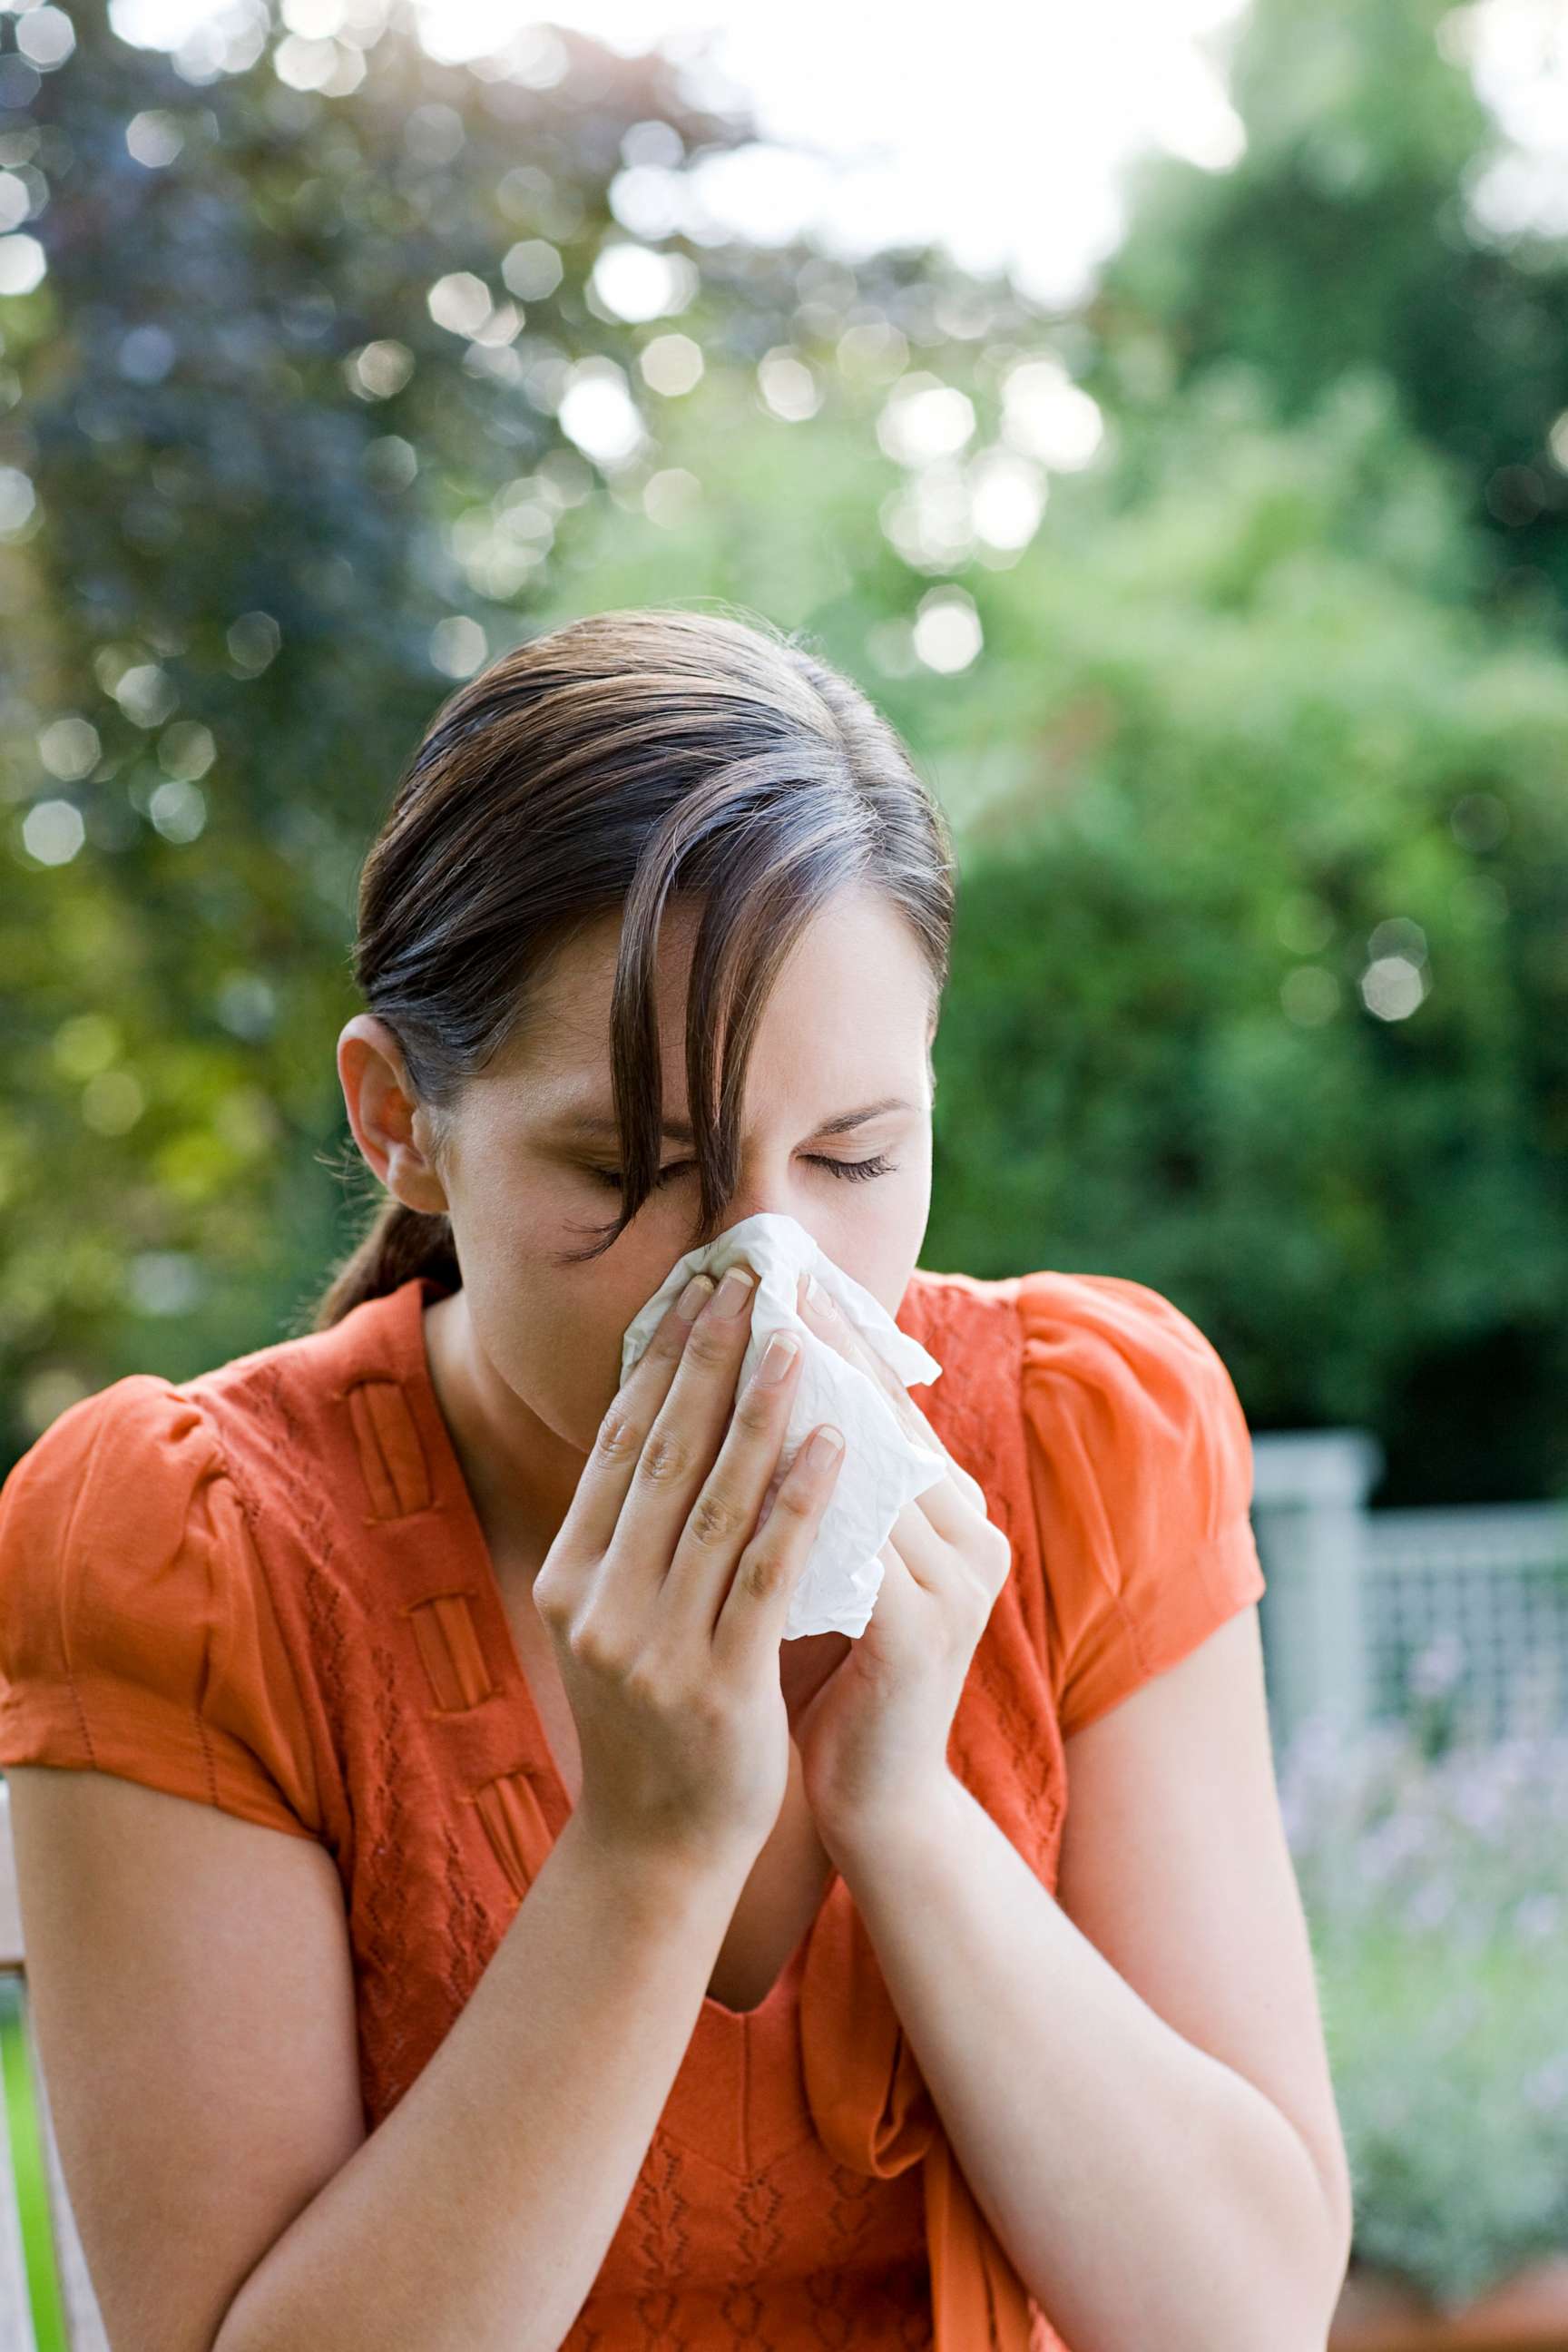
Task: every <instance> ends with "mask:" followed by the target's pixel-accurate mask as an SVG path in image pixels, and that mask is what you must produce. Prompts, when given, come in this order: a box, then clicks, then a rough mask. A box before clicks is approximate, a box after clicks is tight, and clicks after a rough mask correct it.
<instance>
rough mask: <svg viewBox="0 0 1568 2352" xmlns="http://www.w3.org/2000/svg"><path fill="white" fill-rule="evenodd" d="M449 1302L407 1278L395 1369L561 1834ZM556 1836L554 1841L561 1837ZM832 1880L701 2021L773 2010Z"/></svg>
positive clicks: (553, 1768) (421, 1278)
mask: <svg viewBox="0 0 1568 2352" xmlns="http://www.w3.org/2000/svg"><path fill="white" fill-rule="evenodd" d="M448 1296H450V1293H449V1292H448V1291H447V1287H446V1286H445V1285H444V1284H442V1283H438V1282H437V1281H436V1279H435V1277H434V1276H430V1275H411V1276H410V1277H409V1279H408V1281H407V1282H406V1283H405V1284H404V1285H402V1286H400V1287H399V1289H398V1291H397V1292H396V1293H395V1294H394V1297H395V1304H396V1306H397V1307H398V1308H400V1309H401V1312H400V1313H398V1314H396V1315H395V1316H389V1318H388V1319H389V1323H390V1326H391V1330H390V1336H391V1338H392V1340H393V1351H394V1354H395V1361H396V1370H397V1372H398V1375H399V1378H400V1380H401V1381H402V1384H403V1387H404V1390H405V1393H406V1394H407V1396H408V1398H409V1402H410V1406H411V1409H412V1411H413V1412H414V1414H415V1418H416V1427H417V1429H418V1431H419V1434H420V1437H421V1439H422V1440H423V1442H424V1444H425V1448H426V1460H427V1461H428V1463H429V1465H430V1471H431V1484H432V1486H433V1489H434V1492H435V1496H436V1500H437V1505H438V1507H440V1508H441V1509H442V1510H443V1511H445V1512H446V1513H447V1520H448V1525H449V1527H450V1528H451V1531H452V1539H453V1545H454V1549H455V1550H456V1551H457V1552H458V1554H460V1555H461V1557H462V1560H463V1564H464V1566H465V1568H466V1569H468V1570H469V1571H470V1572H471V1573H472V1576H473V1579H474V1598H475V1600H476V1601H477V1602H478V1605H479V1610H480V1612H481V1613H482V1614H483V1615H484V1616H485V1617H486V1618H487V1619H488V1620H489V1629H490V1642H491V1644H492V1647H493V1653H494V1655H495V1656H496V1657H497V1658H498V1659H499V1661H500V1668H501V1675H502V1679H503V1681H504V1682H505V1684H506V1685H507V1688H508V1692H509V1694H510V1696H511V1697H512V1698H513V1699H514V1700H515V1702H516V1704H517V1706H518V1709H519V1712H520V1715H521V1721H522V1725H523V1730H524V1734H525V1742H526V1746H527V1748H528V1751H529V1754H530V1757H531V1759H532V1763H533V1768H534V1770H535V1772H536V1774H537V1776H538V1777H539V1779H540V1780H542V1781H544V1782H545V1783H546V1784H547V1787H548V1790H549V1792H550V1795H551V1799H552V1810H553V1811H554V1812H555V1813H556V1815H557V1817H558V1819H559V1820H560V1822H561V1823H562V1826H563V1827H564V1825H565V1823H566V1822H568V1821H569V1820H570V1819H571V1817H572V1814H573V1812H574V1811H575V1808H574V1804H573V1802H572V1799H571V1795H570V1793H569V1791H568V1790H567V1787H566V1783H565V1780H563V1777H562V1772H561V1768H560V1766H559V1765H558V1764H557V1762H556V1760H555V1754H554V1751H553V1749H552V1747H551V1745H550V1740H549V1738H548V1735H547V1734H546V1732H545V1728H544V1718H543V1717H542V1714H541V1713H540V1709H539V1702H538V1700H537V1699H536V1698H535V1697H534V1695H533V1685H532V1684H531V1682H530V1680H529V1678H528V1674H527V1670H526V1668H525V1667H524V1665H523V1663H522V1658H521V1653H520V1652H519V1649H518V1646H517V1640H516V1637H515V1635H514V1634H513V1633H512V1629H511V1619H510V1617H509V1616H508V1614H507V1607H506V1597H505V1595H504V1593H503V1592H502V1591H501V1586H500V1577H499V1576H498V1575H497V1573H496V1566H495V1561H494V1559H493V1558H492V1557H491V1553H490V1548H489V1539H488V1538H487V1537H486V1534H485V1530H484V1527H483V1524H482V1522H481V1521H480V1518H479V1511H478V1509H477V1507H476V1506H475V1503H474V1498H473V1495H472V1493H471V1491H470V1490H469V1486H468V1480H467V1478H466V1477H465V1476H464V1475H463V1465H462V1464H461V1462H460V1461H459V1460H458V1449H457V1447H456V1445H455V1444H454V1443H453V1440H452V1433H451V1431H450V1429H449V1428H448V1427H447V1416H446V1414H445V1413H444V1412H442V1410H441V1401H440V1398H439V1397H438V1396H437V1393H436V1383H435V1381H434V1379H433V1378H432V1377H431V1372H430V1356H429V1349H428V1344H427V1342H426V1336H425V1313H426V1305H427V1304H428V1305H434V1303H435V1301H436V1299H437V1298H438V1297H448ZM391 1303H392V1302H389V1304H391ZM556 1835H557V1836H559V1835H560V1831H559V1830H557V1832H556ZM838 1881H839V1874H838V1872H837V1870H834V1871H833V1872H832V1873H831V1874H830V1875H829V1877H828V1881H827V1884H826V1886H825V1887H824V1888H823V1891H822V1899H821V1901H820V1902H819V1903H818V1905H817V1906H816V1910H815V1911H814V1912H813V1913H812V1916H811V1917H810V1919H809V1920H808V1921H807V1922H806V1925H805V1928H804V1929H803V1930H802V1933H801V1935H800V1937H799V1939H798V1941H797V1942H796V1944H795V1948H794V1949H793V1950H792V1951H791V1952H790V1954H789V1956H788V1958H786V1959H785V1960H784V1965H783V1967H782V1968H781V1969H779V1972H778V1974H777V1976H776V1977H775V1978H774V1979H773V1983H772V1984H771V1985H770V1986H769V1987H768V1990H767V1991H766V1992H765V1993H764V1994H763V1998H762V2000H760V2001H758V2002H757V2004H756V2006H755V2007H754V2008H752V2009H731V2007H730V2005H729V2003H728V2002H727V2001H722V2000H718V1999H717V1998H716V1997H715V1996H714V1995H713V1994H712V1993H710V1992H707V1991H704V1993H703V1996H702V2013H703V2015H705V2016H706V2015H707V2014H709V2013H710V2012H711V2013H712V2014H713V2015H714V2016H716V2017H721V2018H724V2019H727V2020H728V2021H730V2023H731V2025H734V2026H746V2025H750V2024H751V2023H752V2022H753V2021H755V2020H756V2019H758V2018H760V2017H761V2016H763V2013H764V2012H765V2011H769V2010H771V2009H772V2008H773V2004H774V2002H775V2001H777V2000H780V1999H781V1998H782V1997H783V1996H784V1990H785V1987H786V1986H787V1985H790V1984H791V1983H792V1982H793V1981H794V1980H795V1979H796V1978H797V1977H798V1975H799V1972H800V1970H801V1969H802V1968H803V1967H804V1965H805V1951H806V1948H807V1947H808V1946H809V1944H810V1942H811V1938H812V1937H813V1935H814V1934H815V1932H816V1927H817V1925H818V1923H819V1922H820V1920H821V1918H822V1915H823V1913H824V1912H825V1911H826V1907H827V1905H828V1903H829V1901H830V1900H831V1898H832V1895H833V1892H834V1889H835V1887H836V1886H837V1884H838Z"/></svg>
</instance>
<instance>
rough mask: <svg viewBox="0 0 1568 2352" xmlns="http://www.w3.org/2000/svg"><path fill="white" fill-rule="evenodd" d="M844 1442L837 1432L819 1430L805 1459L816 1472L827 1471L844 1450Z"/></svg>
mask: <svg viewBox="0 0 1568 2352" xmlns="http://www.w3.org/2000/svg"><path fill="white" fill-rule="evenodd" d="M843 1445H844V1440H843V1438H842V1437H841V1436H840V1434H839V1433H838V1431H837V1430H836V1429H833V1428H827V1429H819V1430H818V1431H817V1432H816V1435H815V1436H814V1437H813V1439H812V1441H811V1443H810V1444H809V1445H808V1446H807V1447H806V1449H805V1458H806V1460H807V1462H808V1463H809V1464H810V1465H811V1467H812V1468H813V1469H814V1470H826V1467H827V1465H828V1464H829V1463H830V1462H831V1461H832V1460H833V1458H834V1456H835V1454H838V1453H840V1452H841V1451H842V1450H843Z"/></svg>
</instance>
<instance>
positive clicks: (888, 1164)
mask: <svg viewBox="0 0 1568 2352" xmlns="http://www.w3.org/2000/svg"><path fill="white" fill-rule="evenodd" d="M806 1156H807V1158H808V1159H810V1160H812V1164H813V1166H814V1167H817V1168H831V1170H832V1171H833V1173H834V1174H835V1175H836V1176H839V1177H842V1178H843V1179H844V1180H845V1181H846V1182H847V1183H861V1184H866V1183H868V1182H869V1181H871V1179H872V1178H873V1177H875V1176H894V1175H896V1174H897V1173H898V1163H897V1161H896V1160H889V1158H888V1156H887V1154H886V1152H883V1151H879V1152H878V1153H877V1154H876V1156H875V1157H874V1158H873V1159H870V1160H827V1159H824V1158H822V1157H821V1156H820V1155H814V1154H812V1153H809V1152H808V1153H807V1155H806ZM696 1164H697V1163H696V1161H695V1160H673V1161H672V1162H671V1164H670V1165H669V1166H668V1168H661V1169H660V1170H659V1171H658V1178H657V1180H656V1185H655V1189H656V1190H657V1189H658V1185H659V1184H662V1183H663V1182H664V1181H666V1179H667V1178H668V1177H670V1176H676V1175H679V1172H680V1171H681V1170H682V1169H683V1168H694V1167H695V1166H696ZM587 1172H588V1174H589V1175H590V1176H593V1177H595V1178H596V1179H597V1180H598V1181H599V1182H600V1183H601V1184H607V1185H608V1186H609V1187H610V1188H611V1190H612V1191H613V1192H619V1191H620V1190H621V1180H620V1176H619V1173H618V1171H616V1170H615V1169H614V1168H590V1169H589V1170H588V1171H587Z"/></svg>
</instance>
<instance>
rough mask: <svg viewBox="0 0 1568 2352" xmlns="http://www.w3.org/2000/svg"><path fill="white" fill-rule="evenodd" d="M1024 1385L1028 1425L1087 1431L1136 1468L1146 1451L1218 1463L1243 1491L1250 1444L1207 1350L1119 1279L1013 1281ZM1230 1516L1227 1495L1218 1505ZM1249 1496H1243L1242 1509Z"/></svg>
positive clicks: (1153, 1295)
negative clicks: (1055, 1418)
mask: <svg viewBox="0 0 1568 2352" xmlns="http://www.w3.org/2000/svg"><path fill="white" fill-rule="evenodd" d="M1013 1288H1014V1293H1015V1297H1016V1308H1017V1314H1018V1318H1019V1321H1020V1323H1021V1325H1022V1327H1023V1359H1022V1378H1023V1383H1024V1390H1025V1394H1026V1399H1027V1402H1028V1406H1029V1410H1030V1416H1031V1420H1032V1422H1033V1423H1036V1424H1037V1425H1038V1424H1040V1423H1048V1422H1049V1418H1050V1416H1051V1415H1052V1414H1053V1413H1054V1414H1058V1415H1063V1416H1067V1417H1068V1418H1070V1419H1071V1420H1072V1421H1073V1422H1074V1423H1077V1424H1078V1425H1079V1426H1080V1427H1083V1426H1087V1425H1089V1424H1090V1423H1091V1424H1092V1427H1093V1429H1094V1431H1095V1433H1096V1434H1097V1439H1098V1443H1099V1444H1100V1445H1101V1446H1106V1447H1109V1448H1110V1449H1111V1451H1112V1452H1113V1453H1116V1454H1119V1455H1121V1456H1123V1457H1128V1458H1124V1459H1123V1461H1122V1463H1121V1466H1122V1467H1124V1468H1126V1469H1132V1468H1135V1467H1136V1461H1137V1457H1140V1456H1143V1455H1145V1454H1146V1453H1147V1449H1149V1448H1151V1447H1152V1448H1154V1449H1155V1450H1156V1453H1157V1454H1158V1453H1159V1452H1160V1451H1161V1450H1162V1449H1163V1450H1164V1451H1166V1452H1170V1451H1174V1452H1176V1453H1177V1454H1188V1453H1193V1452H1202V1453H1204V1454H1205V1455H1212V1456H1214V1457H1215V1459H1216V1460H1218V1459H1221V1458H1223V1459H1224V1460H1225V1461H1226V1462H1227V1463H1228V1464H1230V1465H1231V1466H1232V1468H1233V1470H1234V1471H1236V1472H1239V1473H1241V1474H1242V1475H1244V1476H1245V1477H1246V1478H1247V1481H1248V1483H1249V1482H1250V1476H1251V1439H1250V1435H1249V1433H1248V1431H1247V1419H1246V1415H1245V1413H1244V1412H1243V1410H1242V1406H1241V1400H1240V1398H1239V1397H1238V1396H1237V1391H1236V1384H1235V1382H1234V1381H1233V1380H1232V1378H1231V1375H1230V1372H1229V1370H1227V1369H1226V1363H1225V1360H1224V1359H1223V1358H1222V1356H1221V1355H1220V1353H1219V1351H1218V1349H1216V1348H1215V1345H1214V1342H1213V1341H1212V1340H1211V1339H1208V1337H1207V1336H1206V1335H1205V1332H1204V1331H1203V1330H1202V1329H1201V1328H1199V1326H1198V1325H1197V1324H1196V1323H1195V1322H1194V1320H1193V1318H1192V1317H1191V1316H1190V1315H1187V1314H1185V1313H1184V1311H1183V1309H1182V1308H1181V1307H1177V1306H1176V1305H1175V1304H1174V1302H1173V1300H1171V1299H1169V1298H1167V1297H1165V1296H1164V1295H1163V1292H1161V1291H1158V1290H1153V1289H1151V1288H1150V1286H1148V1285H1147V1284H1146V1283H1142V1282H1133V1281H1131V1280H1129V1279H1128V1278H1127V1277H1125V1276H1121V1275H1110V1274H1058V1273H1056V1272H1054V1271H1047V1270H1040V1271H1037V1272H1034V1273H1029V1274H1024V1275H1020V1276H1018V1277H1017V1278H1016V1283H1015V1284H1014V1286H1013ZM1225 1499H1226V1502H1227V1503H1228V1504H1229V1505H1230V1507H1234V1506H1235V1500H1236V1498H1235V1496H1230V1495H1227V1496H1226V1498H1225ZM1247 1499H1249V1496H1242V1497H1241V1500H1242V1501H1243V1502H1246V1501H1247Z"/></svg>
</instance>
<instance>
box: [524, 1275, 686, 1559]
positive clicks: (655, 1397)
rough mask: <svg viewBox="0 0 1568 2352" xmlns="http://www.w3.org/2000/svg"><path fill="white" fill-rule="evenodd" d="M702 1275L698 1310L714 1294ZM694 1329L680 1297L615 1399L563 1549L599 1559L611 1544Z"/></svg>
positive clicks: (573, 1506) (569, 1514) (567, 1521)
mask: <svg viewBox="0 0 1568 2352" xmlns="http://www.w3.org/2000/svg"><path fill="white" fill-rule="evenodd" d="M701 1279H702V1280H703V1282H704V1285H705V1286H704V1289H703V1293H702V1296H701V1297H700V1298H699V1299H698V1300H697V1302H696V1305H697V1310H698V1312H699V1313H700V1311H701V1309H702V1307H704V1306H705V1305H706V1304H707V1301H708V1299H709V1298H710V1297H712V1295H713V1285H712V1284H711V1282H709V1281H707V1278H706V1277H705V1276H704V1277H701ZM691 1330H692V1325H691V1323H690V1322H689V1319H688V1318H687V1317H686V1316H685V1315H683V1314H682V1313H681V1311H680V1301H679V1299H676V1300H675V1301H674V1302H673V1303H672V1304H671V1305H670V1306H669V1307H668V1308H667V1309H666V1311H665V1313H664V1315H663V1317H662V1318H661V1319H660V1321H659V1323H658V1326H657V1328H656V1329H655V1331H654V1334H653V1337H652V1339H649V1341H648V1343H647V1347H646V1348H645V1349H643V1351H642V1354H641V1355H640V1356H639V1357H638V1358H637V1362H636V1363H635V1364H634V1365H633V1366H632V1368H631V1370H630V1371H629V1372H628V1373H627V1374H626V1379H625V1380H624V1381H622V1383H621V1385H620V1387H619V1388H618V1389H617V1390H616V1394H615V1396H614V1397H613V1398H612V1399H611V1401H610V1404H609V1408H608V1410H607V1411H606V1412H605V1417H604V1419H603V1420H602V1421H601V1422H600V1423H599V1427H598V1432H597V1434H596V1435H595V1440H594V1444H593V1446H592V1448H591V1449H590V1451H589V1454H588V1459H587V1462H586V1464H585V1465H584V1469H583V1473H582V1475H581V1476H580V1477H579V1479H578V1481H577V1486H576V1489H575V1491H574V1495H573V1496H572V1500H571V1502H570V1504H569V1505H568V1506H567V1509H566V1515H565V1517H564V1518H563V1521H562V1528H561V1532H562V1536H563V1538H565V1540H564V1542H563V1544H562V1547H561V1549H562V1550H563V1552H565V1553H567V1554H568V1555H580V1556H581V1557H583V1558H584V1559H597V1558H598V1557H599V1556H600V1554H601V1553H603V1552H605V1551H606V1550H607V1549H609V1544H610V1539H611V1538H612V1537H613V1535H614V1534H615V1531H616V1523H617V1521H618V1520H619V1518H620V1515H621V1509H622V1506H623V1505H624V1504H625V1502H626V1495H627V1492H628V1490H629V1488H630V1486H631V1484H632V1480H633V1477H634V1475H636V1472H637V1464H638V1462H639V1461H640V1459H641V1458H642V1451H643V1447H644V1446H645V1445H646V1444H647V1439H648V1433H649V1432H650V1431H651V1430H652V1428H653V1425H654V1423H655V1421H656V1420H657V1419H658V1414H659V1412H660V1410H661V1409H662V1407H663V1405H664V1403H665V1401H666V1399H667V1398H668V1394H669V1391H670V1389H671V1387H672V1386H673V1384H674V1381H675V1375H676V1373H677V1372H678V1371H679V1368H680V1360H681V1357H682V1356H683V1354H684V1353H685V1350H686V1343H687V1341H688V1339H689V1338H690V1336H691Z"/></svg>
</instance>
